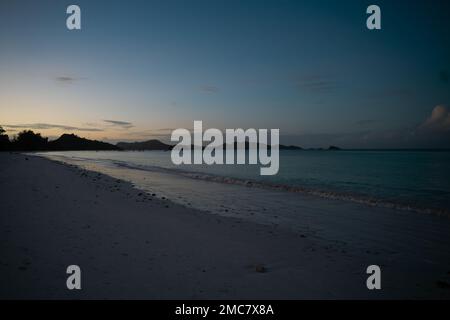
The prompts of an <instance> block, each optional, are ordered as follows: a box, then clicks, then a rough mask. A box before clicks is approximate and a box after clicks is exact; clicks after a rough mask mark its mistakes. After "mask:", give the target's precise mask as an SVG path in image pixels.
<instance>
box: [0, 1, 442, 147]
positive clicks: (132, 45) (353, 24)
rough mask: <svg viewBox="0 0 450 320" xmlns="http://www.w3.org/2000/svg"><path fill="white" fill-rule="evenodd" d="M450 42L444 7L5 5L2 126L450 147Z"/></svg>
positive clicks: (0, 53) (0, 57)
mask: <svg viewBox="0 0 450 320" xmlns="http://www.w3.org/2000/svg"><path fill="white" fill-rule="evenodd" d="M70 4H77V5H79V7H80V8H81V30H68V29H67V28H66V18H67V17H68V15H67V14H66V8H67V7H68V6H69V5H70ZM370 4H377V5H378V6H379V7H380V8H381V25H382V29H381V30H368V29H367V28H366V19H367V17H368V15H367V14H366V8H367V7H368V6H369V5H370ZM449 39H450V5H449V3H448V1H440V0H435V1H400V0H395V1H392V0H391V1H356V0H355V1H325V0H314V1H312V0H311V1H302V0H296V1H283V0H278V1H270V0H267V1H250V0H240V1H235V0H226V1H225V0H223V1H222V0H208V1H206V0H205V1H198V0H189V1H172V0H164V1H151V0H150V1H149V0H146V1H138V0H130V1H112V0H109V1H100V0H90V1H77V0H74V1H48V0H44V1H32V0H30V1H24V0H2V1H1V2H0V125H1V126H2V127H3V128H4V129H6V130H7V134H8V135H10V136H14V135H15V134H17V133H18V132H19V131H21V130H24V129H32V130H34V131H35V132H40V133H42V135H44V136H48V137H50V139H54V138H56V137H58V136H59V135H60V134H62V133H65V132H66V133H75V134H77V135H80V136H82V137H87V138H91V139H99V140H105V141H110V142H117V141H141V140H147V139H152V138H156V139H161V140H163V141H169V140H168V137H170V133H171V131H172V130H173V129H176V128H187V129H192V127H193V121H194V120H202V121H203V125H204V128H205V129H206V128H219V129H225V128H244V129H245V128H256V129H258V128H267V129H271V128H279V129H280V135H281V137H280V142H281V143H283V144H296V145H300V146H303V147H326V146H328V145H338V146H340V147H345V148H442V147H443V148H450V44H449Z"/></svg>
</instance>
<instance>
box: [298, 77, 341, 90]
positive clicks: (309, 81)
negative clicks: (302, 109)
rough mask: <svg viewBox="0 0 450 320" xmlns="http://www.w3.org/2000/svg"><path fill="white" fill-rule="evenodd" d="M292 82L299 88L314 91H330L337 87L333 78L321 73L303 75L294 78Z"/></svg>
mask: <svg viewBox="0 0 450 320" xmlns="http://www.w3.org/2000/svg"><path fill="white" fill-rule="evenodd" d="M294 82H295V85H296V86H297V87H298V88H299V89H301V90H304V91H309V92H314V93H326V92H331V91H333V90H334V89H336V87H337V83H336V81H335V80H333V79H331V78H330V77H327V76H322V75H311V76H305V77H301V78H299V79H296V80H294Z"/></svg>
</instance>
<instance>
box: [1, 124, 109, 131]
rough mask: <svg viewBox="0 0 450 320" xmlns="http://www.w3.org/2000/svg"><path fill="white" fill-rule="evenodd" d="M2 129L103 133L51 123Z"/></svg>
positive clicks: (9, 126) (8, 125) (11, 126)
mask: <svg viewBox="0 0 450 320" xmlns="http://www.w3.org/2000/svg"><path fill="white" fill-rule="evenodd" d="M3 127H5V128H8V129H9V131H12V130H10V129H33V130H46V129H62V130H76V131H89V132H96V131H103V129H99V128H82V127H81V128H80V127H73V126H66V125H60V124H51V123H29V124H6V125H3Z"/></svg>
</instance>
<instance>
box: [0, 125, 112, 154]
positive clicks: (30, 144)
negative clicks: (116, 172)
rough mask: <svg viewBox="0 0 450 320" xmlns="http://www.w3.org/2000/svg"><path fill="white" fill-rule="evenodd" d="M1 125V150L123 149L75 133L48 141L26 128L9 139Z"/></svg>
mask: <svg viewBox="0 0 450 320" xmlns="http://www.w3.org/2000/svg"><path fill="white" fill-rule="evenodd" d="M4 133H5V130H4V129H3V128H2V127H0V151H69V150H72V151H79V150H121V149H120V148H119V147H117V146H115V145H113V144H110V143H106V142H101V141H97V140H89V139H85V138H80V137H78V136H77V135H75V134H66V133H65V134H63V135H61V136H60V137H59V138H58V139H56V140H53V141H48V138H44V137H42V136H41V134H40V133H34V132H33V131H32V130H24V131H21V132H19V133H18V134H17V136H16V137H14V138H13V139H12V141H10V140H9V137H8V135H6V134H4Z"/></svg>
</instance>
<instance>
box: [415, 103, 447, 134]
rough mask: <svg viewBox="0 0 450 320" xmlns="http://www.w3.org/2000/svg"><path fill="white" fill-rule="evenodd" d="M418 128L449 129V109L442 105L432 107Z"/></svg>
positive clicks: (427, 129) (439, 130) (441, 130)
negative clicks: (429, 113)
mask: <svg viewBox="0 0 450 320" xmlns="http://www.w3.org/2000/svg"><path fill="white" fill-rule="evenodd" d="M419 129H420V130H426V131H433V132H443V131H450V111H449V110H448V109H447V107H445V106H443V105H439V106H436V107H434V109H433V111H432V112H431V115H430V116H429V117H428V118H427V119H426V120H425V122H424V123H422V125H420V127H419Z"/></svg>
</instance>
